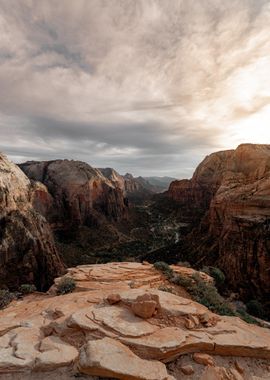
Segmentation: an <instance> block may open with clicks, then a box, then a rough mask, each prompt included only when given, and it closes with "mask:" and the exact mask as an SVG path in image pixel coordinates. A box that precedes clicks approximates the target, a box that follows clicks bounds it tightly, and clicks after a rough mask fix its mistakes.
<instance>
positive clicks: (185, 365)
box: [0, 263, 270, 380]
mask: <svg viewBox="0 0 270 380" xmlns="http://www.w3.org/2000/svg"><path fill="white" fill-rule="evenodd" d="M179 270H181V267H179ZM136 274H138V276H136ZM65 276H69V277H72V278H73V279H74V280H75V281H76V285H77V287H76V290H75V292H74V293H71V294H66V295H60V296H53V293H54V290H53V289H52V291H51V294H47V295H46V294H40V293H39V294H32V295H29V296H27V297H26V298H25V299H24V300H23V301H13V303H12V304H11V305H10V306H9V307H7V308H6V309H5V310H2V311H0V379H1V380H2V379H5V380H6V379H8V380H9V379H12V380H19V379H20V380H28V379H32V378H35V379H39V380H45V379H53V378H58V376H57V374H58V373H59V370H60V369H61V371H62V372H61V373H62V377H61V379H64V380H66V379H69V378H70V377H71V378H72V376H73V377H74V378H75V377H80V376H83V374H86V375H88V376H89V379H93V380H94V379H95V377H92V376H101V377H110V378H115V379H133V380H142V379H144V380H158V379H161V380H174V379H178V378H182V377H180V376H186V375H184V373H185V372H186V373H187V374H188V375H189V376H190V377H189V378H190V379H192V380H196V379H200V378H204V379H211V378H213V379H215V377H207V376H208V375H209V376H212V374H214V375H215V373H217V374H222V376H223V377H220V378H221V379H236V380H239V379H240V380H244V379H249V378H252V376H255V374H256V375H257V376H261V378H265V379H266V378H267V376H269V373H270V369H269V368H270V367H268V366H269V364H270V330H268V329H264V328H260V327H257V326H254V325H248V324H247V323H245V322H243V321H242V320H240V319H238V318H235V317H220V316H215V314H213V313H211V312H210V311H209V310H208V309H207V308H206V307H204V306H202V305H200V304H198V303H196V302H194V301H192V300H191V299H189V298H186V297H183V296H181V295H176V294H171V293H168V292H164V291H160V290H159V289H158V288H159V287H160V284H163V285H164V281H166V280H165V279H164V277H163V275H162V274H161V273H160V272H158V271H157V270H155V269H154V267H153V266H152V265H150V264H144V265H143V264H138V263H110V264H104V265H85V266H80V267H77V268H70V269H69V271H68V274H67V275H65ZM135 279H136V281H135ZM58 281H59V279H58V280H56V284H57V283H58ZM112 289H113V290H114V292H115V294H117V303H113V304H110V303H109V302H108V301H107V297H108V296H109V295H110V296H111V295H112ZM179 294H181V289H179ZM138 297H139V298H138ZM187 297H188V295H187ZM110 298H111V297H110ZM149 299H151V300H155V301H156V303H157V304H158V308H157V309H156V310H157V312H156V313H154V314H153V315H152V316H151V317H149V318H148V319H144V318H142V317H139V316H137V315H136V313H134V310H133V307H132V305H134V304H135V303H136V302H138V300H139V302H141V301H142V300H149ZM206 313H207V314H209V316H210V318H211V317H216V322H215V324H212V325H209V326H207V325H205V324H203V323H202V322H200V321H201V320H203V318H202V316H204V315H205V314H206ZM186 319H196V320H197V322H198V323H197V324H196V325H194V327H193V328H192V329H187V328H186V327H185V321H186ZM246 361H247V362H248V365H247V364H246ZM236 362H237V367H236V366H235V364H234V363H236ZM208 364H209V365H211V367H209V366H206V365H208ZM209 368H211V370H209ZM237 368H240V369H241V372H242V373H240V372H239V370H238V369H237ZM65 371H66V372H65ZM209 371H210V372H209ZM64 373H66V377H65V376H64V375H63V374H64ZM180 373H181V375H179V377H178V374H180ZM232 374H234V376H238V375H239V376H238V377H232V376H233V375H232ZM236 374H238V375H236ZM214 375H213V376H214ZM225 375H226V376H227V377H225ZM9 376H10V377H9ZM33 376H34V377H33ZM53 376H54V377H53ZM228 376H231V377H228ZM59 378H60V377H59Z"/></svg>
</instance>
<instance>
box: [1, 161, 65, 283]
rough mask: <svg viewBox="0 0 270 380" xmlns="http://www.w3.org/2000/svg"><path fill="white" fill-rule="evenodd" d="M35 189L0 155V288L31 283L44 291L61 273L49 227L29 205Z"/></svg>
mask: <svg viewBox="0 0 270 380" xmlns="http://www.w3.org/2000/svg"><path fill="white" fill-rule="evenodd" d="M36 189H37V188H36V187H35V186H32V185H31V182H30V181H29V179H28V178H27V177H26V176H25V175H24V173H23V172H22V171H21V170H20V169H19V168H18V167H17V166H16V165H14V164H13V163H11V162H9V161H8V159H7V158H6V157H5V156H4V155H2V154H0V285H5V286H8V287H9V288H10V289H16V288H17V287H18V286H19V285H20V284H22V283H34V284H35V285H36V287H37V288H38V289H39V290H45V289H47V288H48V287H49V286H50V285H51V283H52V281H53V279H54V277H55V276H56V275H59V274H61V272H62V271H63V269H64V266H63V264H62V262H61V260H60V258H59V256H58V253H57V250H56V248H55V245H54V240H53V236H52V233H51V231H50V228H49V225H48V223H47V222H46V220H45V218H44V217H43V216H41V215H40V214H39V213H38V212H37V211H35V210H34V208H33V206H32V204H31V198H32V196H33V194H34V193H35V191H36Z"/></svg>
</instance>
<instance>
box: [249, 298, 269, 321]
mask: <svg viewBox="0 0 270 380" xmlns="http://www.w3.org/2000/svg"><path fill="white" fill-rule="evenodd" d="M246 307H247V312H248V313H249V314H251V315H254V317H258V318H262V319H263V318H265V311H264V308H263V305H262V304H261V303H260V302H259V301H257V300H251V301H249V302H248V303H247V304H246Z"/></svg>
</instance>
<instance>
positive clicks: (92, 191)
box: [20, 160, 127, 228]
mask: <svg viewBox="0 0 270 380" xmlns="http://www.w3.org/2000/svg"><path fill="white" fill-rule="evenodd" d="M20 167H21V169H22V170H23V171H24V172H25V174H26V175H27V176H28V177H29V178H30V179H32V180H35V181H40V182H42V183H43V184H44V185H45V186H46V187H47V189H48V194H46V190H44V189H43V190H40V191H39V193H38V196H36V198H35V206H36V208H37V209H38V210H41V209H42V210H43V215H45V216H46V218H47V219H48V220H49V222H50V223H51V225H52V227H53V228H63V227H64V228H67V227H72V226H77V225H83V224H86V225H91V224H93V223H95V222H96V220H97V219H98V218H99V219H102V218H104V217H105V218H106V219H107V220H110V221H117V220H119V219H121V218H123V217H124V216H126V213H127V202H126V199H125V195H124V192H123V189H122V187H121V186H120V184H119V185H118V184H117V185H116V183H115V182H113V181H111V180H110V179H108V178H106V177H105V176H103V174H102V173H101V172H100V170H98V169H94V168H92V167H91V166H90V165H88V164H86V163H84V162H80V161H69V160H56V161H43V162H26V163H25V164H21V165H20Z"/></svg>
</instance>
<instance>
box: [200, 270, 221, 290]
mask: <svg viewBox="0 0 270 380" xmlns="http://www.w3.org/2000/svg"><path fill="white" fill-rule="evenodd" d="M202 272H204V273H206V274H208V275H209V276H212V277H213V278H214V280H215V284H216V286H217V287H218V288H220V287H222V285H223V284H224V282H225V280H226V277H225V274H224V273H223V272H222V270H220V269H219V268H217V267H207V266H204V267H203V268H202Z"/></svg>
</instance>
